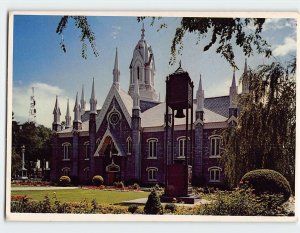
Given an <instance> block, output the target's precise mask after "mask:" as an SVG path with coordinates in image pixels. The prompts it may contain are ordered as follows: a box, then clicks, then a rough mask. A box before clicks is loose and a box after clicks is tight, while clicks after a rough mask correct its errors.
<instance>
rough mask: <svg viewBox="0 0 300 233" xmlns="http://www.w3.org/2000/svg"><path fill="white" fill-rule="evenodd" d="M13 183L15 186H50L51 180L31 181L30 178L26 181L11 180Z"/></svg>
mask: <svg viewBox="0 0 300 233" xmlns="http://www.w3.org/2000/svg"><path fill="white" fill-rule="evenodd" d="M12 184H13V185H16V186H38V187H40V186H42V187H45V186H51V184H52V183H51V182H48V181H32V180H26V181H14V182H12Z"/></svg>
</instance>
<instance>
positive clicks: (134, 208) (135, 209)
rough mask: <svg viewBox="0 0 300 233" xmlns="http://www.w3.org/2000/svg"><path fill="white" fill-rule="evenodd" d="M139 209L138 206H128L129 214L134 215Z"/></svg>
mask: <svg viewBox="0 0 300 233" xmlns="http://www.w3.org/2000/svg"><path fill="white" fill-rule="evenodd" d="M137 209H138V206H137V205H136V204H132V205H130V206H128V212H130V213H132V214H134V213H135V212H136V211H137Z"/></svg>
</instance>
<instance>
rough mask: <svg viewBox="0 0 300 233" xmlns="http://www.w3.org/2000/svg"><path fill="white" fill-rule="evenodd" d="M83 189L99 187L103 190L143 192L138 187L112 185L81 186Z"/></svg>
mask: <svg viewBox="0 0 300 233" xmlns="http://www.w3.org/2000/svg"><path fill="white" fill-rule="evenodd" d="M82 188H83V189H99V190H103V191H120V192H143V191H142V190H141V189H140V188H138V189H137V188H129V187H124V188H117V187H114V186H104V185H100V186H82Z"/></svg>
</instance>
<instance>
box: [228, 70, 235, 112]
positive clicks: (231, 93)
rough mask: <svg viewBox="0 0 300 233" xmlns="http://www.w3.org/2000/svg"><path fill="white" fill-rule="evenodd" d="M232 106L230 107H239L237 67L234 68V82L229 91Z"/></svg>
mask: <svg viewBox="0 0 300 233" xmlns="http://www.w3.org/2000/svg"><path fill="white" fill-rule="evenodd" d="M229 97H230V106H229V108H237V86H236V82H235V69H234V70H233V76H232V83H231V87H230V91H229Z"/></svg>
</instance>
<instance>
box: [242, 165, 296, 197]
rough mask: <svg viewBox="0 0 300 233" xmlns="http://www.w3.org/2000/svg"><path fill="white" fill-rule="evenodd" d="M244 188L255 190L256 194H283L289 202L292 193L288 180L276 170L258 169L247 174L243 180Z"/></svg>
mask: <svg viewBox="0 0 300 233" xmlns="http://www.w3.org/2000/svg"><path fill="white" fill-rule="evenodd" d="M241 184H242V187H246V188H253V189H254V192H255V193H256V194H262V193H270V194H282V195H283V197H284V201H287V200H288V199H289V198H290V196H291V193H292V190H291V187H290V184H289V182H288V181H287V179H286V178H285V177H284V176H283V175H282V174H280V173H279V172H276V171H274V170H269V169H258V170H253V171H250V172H248V173H246V174H245V175H244V176H243V177H242V179H241Z"/></svg>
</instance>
